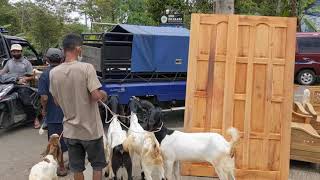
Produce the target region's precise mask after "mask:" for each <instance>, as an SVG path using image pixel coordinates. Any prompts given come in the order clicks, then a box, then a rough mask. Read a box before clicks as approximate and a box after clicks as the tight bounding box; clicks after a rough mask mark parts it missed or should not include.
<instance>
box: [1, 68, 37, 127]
mask: <svg viewBox="0 0 320 180" xmlns="http://www.w3.org/2000/svg"><path fill="white" fill-rule="evenodd" d="M18 78H19V77H18V76H17V75H14V74H5V75H1V76H0V128H3V129H9V128H12V127H16V126H19V125H23V124H27V123H29V122H32V121H33V119H30V118H29V116H28V115H29V114H30V113H36V112H39V111H40V97H39V95H38V93H37V89H35V88H32V87H30V86H28V85H19V84H18V83H17V82H18Z"/></svg>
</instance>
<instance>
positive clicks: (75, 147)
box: [50, 34, 107, 180]
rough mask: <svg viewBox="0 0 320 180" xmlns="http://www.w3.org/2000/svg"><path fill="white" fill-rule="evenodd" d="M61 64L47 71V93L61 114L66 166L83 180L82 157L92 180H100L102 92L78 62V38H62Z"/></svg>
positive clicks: (87, 67) (94, 77) (90, 72)
mask: <svg viewBox="0 0 320 180" xmlns="http://www.w3.org/2000/svg"><path fill="white" fill-rule="evenodd" d="M63 50H64V55H65V61H64V63H62V64H60V65H59V66H57V67H55V68H54V69H53V70H52V71H51V72H50V92H51V93H52V95H53V97H54V99H55V101H56V103H57V104H58V105H59V106H60V107H61V109H62V110H63V113H64V119H63V136H64V138H65V142H66V144H67V147H68V154H69V166H70V170H71V171H72V172H73V173H74V179H75V180H83V179H84V175H83V171H84V170H85V157H86V154H87V155H88V160H89V162H90V164H91V166H92V168H93V178H92V179H93V180H101V179H102V169H103V168H105V167H106V159H105V155H104V148H103V139H102V136H103V133H104V132H103V126H102V121H101V118H100V114H99V109H98V101H100V100H101V101H105V100H106V98H107V94H106V92H104V91H102V90H99V89H100V88H101V84H100V82H99V80H98V77H97V75H96V70H95V69H94V67H93V66H92V65H91V64H88V63H83V62H79V60H80V59H81V51H82V39H81V37H80V36H78V35H76V34H68V35H66V36H65V37H64V39H63Z"/></svg>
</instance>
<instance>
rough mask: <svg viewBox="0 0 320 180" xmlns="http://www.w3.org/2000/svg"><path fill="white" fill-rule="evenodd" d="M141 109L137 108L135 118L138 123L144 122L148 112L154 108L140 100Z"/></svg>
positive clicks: (145, 101) (149, 103)
mask: <svg viewBox="0 0 320 180" xmlns="http://www.w3.org/2000/svg"><path fill="white" fill-rule="evenodd" d="M140 104H141V107H142V109H140V108H138V111H137V116H138V119H139V121H140V122H146V121H147V120H148V117H149V111H150V110H151V109H152V108H154V105H153V104H152V103H151V102H149V101H147V100H140Z"/></svg>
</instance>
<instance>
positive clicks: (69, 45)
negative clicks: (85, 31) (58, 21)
mask: <svg viewBox="0 0 320 180" xmlns="http://www.w3.org/2000/svg"><path fill="white" fill-rule="evenodd" d="M62 46H63V49H64V50H65V51H73V50H75V49H76V47H79V46H82V39H81V37H80V36H79V35H77V34H74V33H71V34H67V35H66V36H65V37H64V38H63V41H62Z"/></svg>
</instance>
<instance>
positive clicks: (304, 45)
mask: <svg viewBox="0 0 320 180" xmlns="http://www.w3.org/2000/svg"><path fill="white" fill-rule="evenodd" d="M319 76H320V33H297V48H296V61H295V80H296V81H297V82H298V83H299V84H301V85H312V84H314V83H315V82H316V80H317V78H318V77H319Z"/></svg>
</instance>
